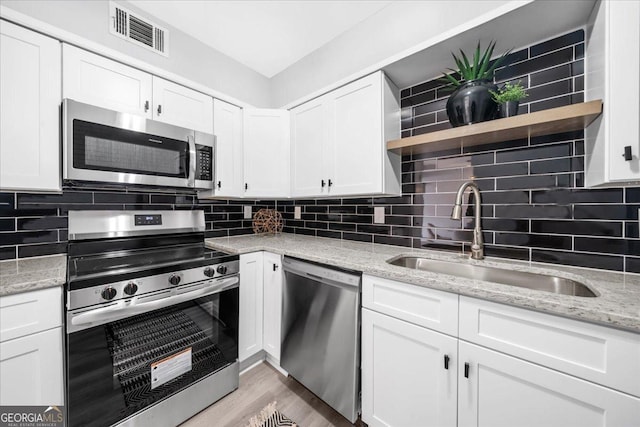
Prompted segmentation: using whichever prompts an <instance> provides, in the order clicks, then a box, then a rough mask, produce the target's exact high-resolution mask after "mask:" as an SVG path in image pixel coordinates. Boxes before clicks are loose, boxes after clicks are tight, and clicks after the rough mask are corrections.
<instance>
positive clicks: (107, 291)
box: [100, 286, 118, 301]
mask: <svg viewBox="0 0 640 427" xmlns="http://www.w3.org/2000/svg"><path fill="white" fill-rule="evenodd" d="M117 293H118V291H116V290H115V289H113V288H112V287H111V286H107V287H106V288H104V289H103V290H102V292H101V293H100V295H101V296H102V298H103V299H106V300H107V301H108V300H112V299H114V298H115V297H116V294H117Z"/></svg>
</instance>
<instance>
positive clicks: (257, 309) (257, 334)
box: [238, 252, 263, 362]
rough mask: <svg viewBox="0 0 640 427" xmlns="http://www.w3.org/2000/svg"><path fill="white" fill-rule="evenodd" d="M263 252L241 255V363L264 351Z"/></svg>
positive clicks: (239, 352) (239, 332)
mask: <svg viewBox="0 0 640 427" xmlns="http://www.w3.org/2000/svg"><path fill="white" fill-rule="evenodd" d="M262 292H263V268H262V252H254V253H250V254H243V255H240V315H239V316H240V320H239V326H238V329H239V331H238V335H239V337H238V357H239V359H240V361H241V362H242V361H243V360H245V359H247V358H249V357H250V356H252V355H254V354H255V353H257V352H259V351H260V350H262V304H263V303H262Z"/></svg>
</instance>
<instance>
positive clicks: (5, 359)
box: [0, 328, 64, 406]
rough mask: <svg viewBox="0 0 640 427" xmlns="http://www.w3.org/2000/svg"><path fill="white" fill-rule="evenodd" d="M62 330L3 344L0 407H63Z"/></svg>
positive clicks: (0, 345)
mask: <svg viewBox="0 0 640 427" xmlns="http://www.w3.org/2000/svg"><path fill="white" fill-rule="evenodd" d="M62 371H63V367H62V329H61V328H54V329H49V330H47V331H44V332H40V333H37V334H33V335H27V336H26V337H21V338H16V339H13V340H10V341H5V342H3V343H0V377H2V381H1V382H0V406H2V405H50V406H53V405H64V397H63V396H64V394H63V383H62V377H63V376H62Z"/></svg>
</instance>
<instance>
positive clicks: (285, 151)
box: [243, 109, 290, 198]
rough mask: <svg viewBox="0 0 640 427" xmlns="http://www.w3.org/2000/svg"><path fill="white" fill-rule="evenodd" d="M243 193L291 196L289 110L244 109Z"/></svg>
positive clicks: (272, 196)
mask: <svg viewBox="0 0 640 427" xmlns="http://www.w3.org/2000/svg"><path fill="white" fill-rule="evenodd" d="M243 121H244V123H243V128H244V144H243V145H244V147H243V150H244V196H245V197H266V198H275V197H289V194H290V188H289V183H290V179H289V150H290V145H289V111H287V110H274V109H245V110H244V120H243Z"/></svg>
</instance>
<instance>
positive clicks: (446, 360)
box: [444, 354, 449, 369]
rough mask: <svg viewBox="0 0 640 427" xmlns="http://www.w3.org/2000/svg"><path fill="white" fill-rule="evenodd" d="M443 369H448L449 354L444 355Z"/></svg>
mask: <svg viewBox="0 0 640 427" xmlns="http://www.w3.org/2000/svg"><path fill="white" fill-rule="evenodd" d="M444 369H449V355H448V354H445V355H444Z"/></svg>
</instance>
